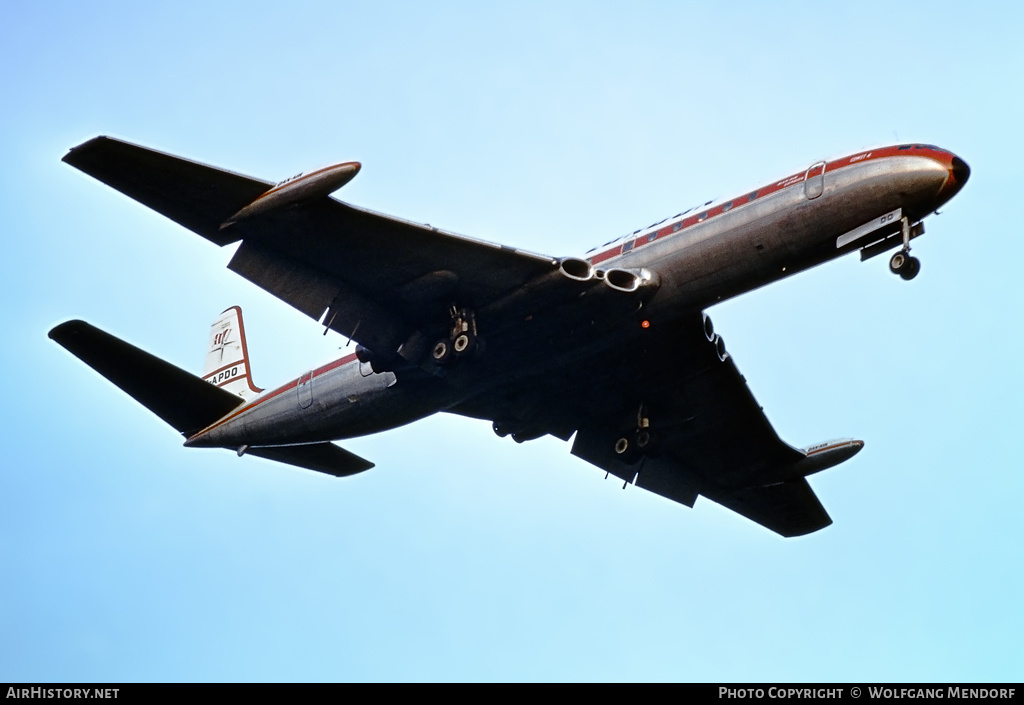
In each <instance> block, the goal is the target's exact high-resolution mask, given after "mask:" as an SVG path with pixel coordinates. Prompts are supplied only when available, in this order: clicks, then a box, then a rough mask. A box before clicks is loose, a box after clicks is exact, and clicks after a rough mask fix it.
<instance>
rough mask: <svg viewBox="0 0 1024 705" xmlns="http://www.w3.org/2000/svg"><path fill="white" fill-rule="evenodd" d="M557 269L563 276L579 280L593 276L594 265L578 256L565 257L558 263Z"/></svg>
mask: <svg viewBox="0 0 1024 705" xmlns="http://www.w3.org/2000/svg"><path fill="white" fill-rule="evenodd" d="M558 269H559V271H560V272H561V273H562V274H564V275H565V276H567V277H569V278H570V279H574V280H576V281H579V282H585V281H590V280H591V279H593V278H594V267H593V266H592V265H591V264H590V262H588V261H587V260H585V259H579V258H578V257H566V258H565V259H563V260H562V262H561V264H559V266H558Z"/></svg>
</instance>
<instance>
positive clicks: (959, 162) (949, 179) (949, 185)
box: [939, 154, 971, 203]
mask: <svg viewBox="0 0 1024 705" xmlns="http://www.w3.org/2000/svg"><path fill="white" fill-rule="evenodd" d="M946 169H947V170H948V175H947V176H946V180H945V181H944V182H943V184H942V188H941V189H940V190H939V198H940V199H941V201H942V203H945V202H946V201H948V200H949V199H951V198H952V197H953V196H955V195H956V194H958V193H959V192H960V189H962V188H963V187H964V184H966V183H967V179H969V178H970V176H971V167H969V166H967V162H965V161H964V160H963V159H961V158H960V157H958V156H956V155H955V154H953V155H950V157H949V162H948V163H947V164H946Z"/></svg>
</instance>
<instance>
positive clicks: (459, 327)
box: [430, 306, 480, 365]
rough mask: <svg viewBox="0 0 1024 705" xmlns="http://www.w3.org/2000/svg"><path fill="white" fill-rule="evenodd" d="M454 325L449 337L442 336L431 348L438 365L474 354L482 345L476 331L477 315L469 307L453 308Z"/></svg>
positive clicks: (431, 355) (432, 356) (431, 354)
mask: <svg viewBox="0 0 1024 705" xmlns="http://www.w3.org/2000/svg"><path fill="white" fill-rule="evenodd" d="M451 316H452V327H451V332H450V333H449V334H448V337H447V338H441V339H440V340H438V341H437V342H436V343H434V347H432V348H431V349H430V357H431V358H432V359H433V360H434V362H436V363H437V364H438V365H448V364H451V363H453V362H455V361H456V360H457V359H459V358H463V357H466V356H467V355H471V354H473V352H475V351H476V350H477V349H478V348H479V347H480V339H479V338H478V337H477V332H476V316H474V315H473V312H472V311H470V310H468V309H464V308H462V309H457V308H455V307H454V306H453V307H452V310H451Z"/></svg>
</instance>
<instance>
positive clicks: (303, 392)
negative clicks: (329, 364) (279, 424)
mask: <svg viewBox="0 0 1024 705" xmlns="http://www.w3.org/2000/svg"><path fill="white" fill-rule="evenodd" d="M295 389H296V390H297V391H298V395H299V396H298V399H299V408H300V409H308V408H309V406H310V405H311V404H312V403H313V373H312V372H307V373H306V374H304V375H302V376H301V377H299V383H298V384H297V385H295Z"/></svg>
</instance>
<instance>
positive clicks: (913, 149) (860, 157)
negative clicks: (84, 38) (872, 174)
mask: <svg viewBox="0 0 1024 705" xmlns="http://www.w3.org/2000/svg"><path fill="white" fill-rule="evenodd" d="M904 147H906V145H904ZM949 154H950V153H949V152H946V151H945V150H941V149H933V148H931V147H925V146H923V145H921V146H915V145H911V146H910V148H909V149H908V148H904V149H900V145H893V146H891V147H882V148H880V149H870V150H865V151H863V152H857V153H856V154H851V155H850V156H848V157H843V158H842V159H836V160H834V161H831V162H828V163H827V164H826V165H825V173H826V174H828V173H831V172H834V171H838V170H839V169H842V168H843V167H847V166H851V165H853V164H861V163H863V162H866V161H875V160H876V159H886V158H888V157H894V156H911V155H913V156H916V157H920V156H925V157H931V158H932V159H935V160H936V161H940V162H941V161H942V156H948V155H949ZM865 155H866V156H865ZM819 164H820V162H819ZM819 173H820V172H819V171H818V169H815V173H814V175H815V176H817V175H818V174H819ZM806 175H807V171H806V170H805V171H802V172H797V173H796V174H793V175H791V176H787V177H786V178H784V179H780V180H778V181H776V182H775V183H773V184H771V185H769V186H764V187H762V188H759V189H757V190H756V191H749V192H747V193H745V194H743V195H741V196H737V197H736V198H734V199H732V200H731V201H726V202H724V203H720V204H718V205H717V206H714V207H713V208H711V209H710V210H706V211H698V212H695V213H693V214H691V215H689V216H687V217H686V218H684V219H683V220H682V221H676V222H675V223H670V224H669V225H666V226H665V227H662V228H659V229H658V230H652V231H651V232H648V233H644V234H643V235H638V236H637V237H636V238H635V239H629V238H627V239H626V240H624V241H623V242H619V243H618V244H616V245H615V246H613V247H611V248H609V249H607V250H605V251H603V252H599V253H598V254H596V255H594V256H593V257H591V258H590V259H589V261H590V263H591V264H600V263H601V262H604V261H605V260H609V259H611V258H612V257H617V256H618V255H621V254H623V253H624V252H629V251H630V250H634V249H636V248H638V247H642V246H644V245H646V244H647V243H649V242H653V241H655V240H660V239H661V238H663V237H665V236H668V235H673V234H675V233H678V232H681V231H683V230H685V229H686V228H689V227H690V226H691V225H696V224H697V223H703V222H706V221H708V220H710V219H711V218H713V217H714V216H716V215H720V214H721V213H723V212H725V211H723V207H724V206H725V205H726V204H727V203H731V204H732V205H731V207H730V208H729V210H730V211H732V210H735V209H737V208H739V207H740V206H744V205H746V204H747V203H752V202H753V201H749V200H747V196H748V195H749V194H751V193H756V194H757V196H756V197H755V198H754V201H757V200H760V199H761V198H763V197H765V196H768V195H770V194H773V193H776V192H778V191H781V190H783V189H786V188H789V187H790V186H796V185H797V184H800V183H803V181H804V179H805V177H806ZM705 214H706V215H705ZM702 215H703V216H704V217H701V216H702ZM677 226H679V227H677ZM626 243H629V246H628V247H626Z"/></svg>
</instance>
